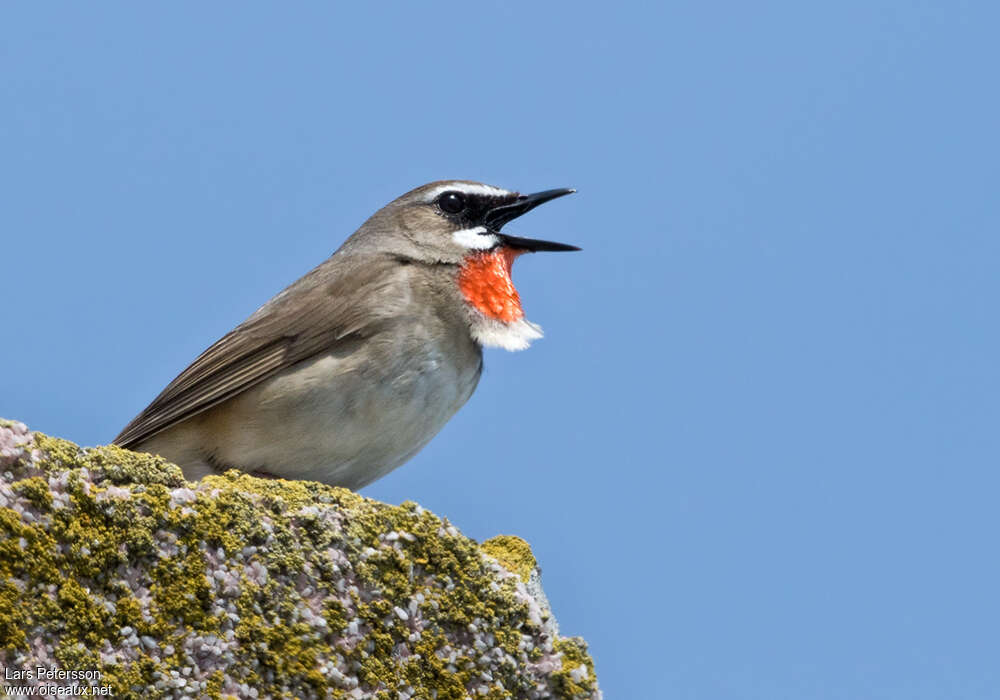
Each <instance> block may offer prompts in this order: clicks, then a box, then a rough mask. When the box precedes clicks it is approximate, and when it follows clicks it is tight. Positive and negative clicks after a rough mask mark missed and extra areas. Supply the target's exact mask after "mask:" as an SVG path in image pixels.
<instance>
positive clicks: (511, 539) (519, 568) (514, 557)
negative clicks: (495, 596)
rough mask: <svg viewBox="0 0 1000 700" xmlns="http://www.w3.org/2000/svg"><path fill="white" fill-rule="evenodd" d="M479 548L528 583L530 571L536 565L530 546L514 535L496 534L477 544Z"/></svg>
mask: <svg viewBox="0 0 1000 700" xmlns="http://www.w3.org/2000/svg"><path fill="white" fill-rule="evenodd" d="M479 548H480V549H482V550H483V551H484V552H486V553H487V554H489V555H490V556H491V557H493V558H494V559H496V560H497V561H498V562H500V564H501V566H503V568H505V569H507V571H510V572H511V573H514V574H517V575H518V576H519V577H520V578H521V580H522V581H523V582H524V583H528V580H529V579H530V578H531V572H532V571H534V570H535V569H536V568H537V567H538V562H537V561H536V560H535V555H534V554H532V553H531V546H530V545H529V544H528V543H527V542H525V541H524V540H522V539H521V538H520V537H518V536H516V535H497V536H496V537H493V538H490V539H488V540H486V541H485V542H483V543H482V544H481V545H479Z"/></svg>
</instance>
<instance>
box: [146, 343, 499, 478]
mask: <svg viewBox="0 0 1000 700" xmlns="http://www.w3.org/2000/svg"><path fill="white" fill-rule="evenodd" d="M479 372H480V363H479V361H478V358H476V362H464V363H460V365H459V366H455V365H454V364H453V363H449V362H447V361H445V359H444V357H443V356H442V354H441V353H440V352H427V351H424V352H421V353H420V357H408V358H405V359H404V360H403V361H402V363H401V364H399V365H398V366H397V367H395V368H394V369H392V370H391V371H390V372H388V373H384V376H383V377H379V376H377V375H376V374H375V373H374V372H373V370H372V368H370V367H364V366H358V363H357V362H356V361H355V360H354V359H353V358H352V356H350V355H349V356H347V357H344V356H335V355H321V356H319V357H316V358H314V359H312V360H308V361H305V362H303V363H300V364H298V365H295V366H294V367H292V368H290V369H288V370H285V371H284V372H282V373H281V374H278V375H276V376H275V377H273V378H271V379H269V380H267V381H265V382H262V383H261V384H259V385H257V386H256V387H253V388H252V389H249V390H247V391H246V392H244V393H242V394H239V395H238V396H236V397H234V398H233V399H230V400H229V401H227V402H226V403H224V404H221V405H219V406H218V407H216V408H214V409H211V410H210V411H207V412H206V413H204V414H202V415H201V416H199V417H197V418H195V419H194V420H193V421H190V422H191V423H192V425H190V426H186V428H187V429H188V430H191V431H197V433H198V438H199V439H198V440H196V441H195V443H196V444H200V445H202V446H205V447H209V448H210V449H211V450H212V451H213V454H212V455H211V460H210V461H211V462H212V464H214V465H217V466H218V467H220V468H228V467H231V466H234V467H238V468H240V469H242V470H244V471H254V470H260V471H264V472H268V473H270V474H273V475H275V476H280V477H283V478H289V479H310V480H315V481H321V482H324V483H328V484H335V485H338V486H346V487H348V488H352V489H357V488H360V487H362V486H364V485H365V484H368V483H370V482H372V481H374V480H375V479H377V478H379V477H380V476H382V475H384V474H386V473H387V472H389V471H391V470H393V469H395V468H396V467H398V466H399V465H401V464H403V463H404V462H405V461H407V460H408V459H409V458H410V457H412V456H413V455H414V454H416V453H417V452H418V451H419V450H420V449H421V448H422V447H423V446H424V445H426V444H427V442H428V441H429V440H430V439H431V438H432V437H434V435H436V434H437V433H438V431H440V430H441V428H442V427H444V424H445V423H447V422H448V420H449V419H450V418H451V417H452V416H453V415H454V414H455V412H456V411H457V410H458V409H459V408H460V407H461V406H462V405H463V404H464V403H465V402H466V401H467V400H468V399H469V396H471V395H472V392H473V390H474V389H475V387H476V383H477V382H478V380H479ZM179 427H180V426H179ZM154 441H155V438H154ZM165 456H167V457H168V458H169V455H165ZM182 466H184V465H183V464H182ZM199 469H201V471H202V473H201V474H199V473H197V471H198V470H199ZM189 471H190V472H194V473H189ZM204 471H205V467H204V465H202V466H201V467H197V466H195V467H194V468H193V469H192V470H189V469H187V468H186V469H185V473H186V474H188V478H197V477H200V476H202V475H203V474H204Z"/></svg>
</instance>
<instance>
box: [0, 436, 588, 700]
mask: <svg viewBox="0 0 1000 700" xmlns="http://www.w3.org/2000/svg"><path fill="white" fill-rule="evenodd" d="M0 666H2V667H3V668H4V669H5V673H6V674H7V676H8V678H10V676H11V673H12V671H15V672H17V671H25V670H31V671H32V674H30V675H27V676H26V677H25V676H24V675H22V677H21V678H19V679H18V680H14V681H11V680H7V681H6V682H7V683H8V684H21V685H25V686H45V687H48V688H49V689H50V690H51V689H52V688H54V687H55V686H62V687H63V688H65V687H68V686H72V685H74V684H75V685H77V686H79V687H81V688H83V687H87V688H89V687H102V686H107V687H108V688H109V690H110V692H113V693H114V695H115V696H116V697H126V698H127V697H134V698H140V697H142V698H149V697H192V698H194V697H216V698H219V697H227V696H234V697H288V698H291V697H296V698H299V697H303V698H305V697H321V698H322V697H329V698H366V697H379V698H392V699H393V700H396V699H405V698H430V697H436V698H438V700H445V699H460V698H467V697H471V698H478V697H485V698H509V697H512V698H600V697H601V694H600V691H599V690H598V687H597V679H596V677H595V675H594V667H593V663H592V661H591V659H590V657H589V655H588V654H587V648H586V645H585V644H584V643H583V641H582V640H580V639H578V638H564V637H560V636H559V634H558V628H557V627H556V623H555V620H554V618H553V616H552V614H551V612H550V610H549V608H548V603H547V602H546V601H545V598H544V594H543V593H542V592H541V587H540V584H539V582H538V568H537V565H536V563H535V560H534V557H533V556H532V555H531V550H530V548H529V547H528V545H527V544H526V543H525V542H524V541H523V540H520V539H519V538H516V537H510V536H502V537H498V538H494V539H493V540H489V541H487V542H485V543H483V545H482V546H480V545H477V544H476V543H475V542H474V541H472V540H470V539H469V538H467V537H465V536H463V535H462V534H461V533H459V532H458V530H456V529H455V528H454V527H453V526H452V525H450V524H449V523H448V521H447V520H446V519H442V518H438V517H437V516H435V515H433V514H431V513H430V512H428V511H426V510H424V509H423V508H421V507H420V506H419V505H417V504H415V503H409V502H408V503H404V504H402V505H400V506H390V505H386V504H383V503H378V502H377V501H373V500H371V499H367V498H363V497H361V496H359V495H357V494H356V493H353V492H351V491H348V490H346V489H340V488H334V487H329V486H324V485H321V484H316V483H312V482H305V481H283V480H264V479H257V478H254V477H251V476H248V475H246V474H242V473H239V472H236V471H230V472H227V473H226V474H225V475H222V476H213V477H206V478H205V479H203V480H202V481H200V482H197V483H191V482H185V481H184V478H183V475H182V474H181V471H180V469H179V468H178V467H176V466H175V465H173V464H170V463H168V462H166V461H164V460H163V459H162V458H159V457H153V456H150V455H145V454H138V453H134V452H129V451H127V450H123V449H120V448H117V447H114V446H108V447H98V448H92V449H81V448H79V447H77V446H76V445H74V444H73V443H70V442H67V441H65V440H59V439H56V438H51V437H47V436H44V435H42V434H40V433H31V432H29V431H28V429H27V428H26V427H25V426H24V424H22V423H16V422H10V421H0ZM36 669H37V670H36ZM45 673H50V674H57V673H62V676H61V677H59V676H58V675H57V676H50V677H49V678H39V677H38V676H44V675H45ZM105 692H107V691H105Z"/></svg>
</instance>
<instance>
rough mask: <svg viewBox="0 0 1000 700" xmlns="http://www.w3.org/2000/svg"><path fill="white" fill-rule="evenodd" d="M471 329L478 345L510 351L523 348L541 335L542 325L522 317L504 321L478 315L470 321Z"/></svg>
mask: <svg viewBox="0 0 1000 700" xmlns="http://www.w3.org/2000/svg"><path fill="white" fill-rule="evenodd" d="M471 331H472V339H473V340H475V341H476V342H478V343H479V344H480V345H482V346H484V347H491V348H503V349H504V350H510V351H511V352H514V351H515V350H524V349H525V348H527V347H528V346H529V345H531V342H532V341H533V340H538V339H539V338H541V337H542V327H541V326H539V325H537V324H535V323H532V322H531V321H528V320H527V319H524V318H522V319H518V320H517V321H514V322H513V323H504V322H503V321H497V320H496V319H492V318H485V317H483V316H480V317H479V318H477V319H475V320H474V321H473V322H472V326H471Z"/></svg>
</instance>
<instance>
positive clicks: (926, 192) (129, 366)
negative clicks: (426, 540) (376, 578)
mask: <svg viewBox="0 0 1000 700" xmlns="http://www.w3.org/2000/svg"><path fill="white" fill-rule="evenodd" d="M648 5H649V6H647V5H646V4H642V5H640V4H629V3H625V4H622V3H602V4H600V5H598V4H587V3H544V4H542V3H516V2H515V3H490V2H483V3H453V4H449V3H433V4H432V3H419V4H417V3H414V4H407V5H400V6H393V5H391V4H384V3H383V4H371V3H367V4H357V3H356V4H354V5H353V6H352V7H350V8H342V9H337V8H335V6H334V4H333V3H293V4H288V3H256V2H247V3H239V4H232V3H230V4H206V3H192V2H176V3H170V4H169V6H165V5H162V4H161V5H160V6H158V7H153V6H151V5H149V4H146V3H143V4H136V3H125V2H105V3H99V4H94V3H87V4H82V3H65V4H59V5H49V4H46V5H42V4H39V3H21V4H20V5H19V6H14V5H13V4H11V3H5V4H4V5H3V7H2V9H0V66H2V69H0V105H2V107H0V192H2V206H0V231H2V239H0V240H2V244H0V258H2V266H0V270H2V272H0V295H2V298H3V300H4V314H3V316H4V323H3V331H2V333H3V339H2V342H0V367H2V368H3V369H2V372H0V415H2V416H6V417H10V418H18V419H21V420H24V421H26V422H27V423H28V424H29V425H31V426H32V427H33V428H35V429H38V430H42V431H44V432H47V433H51V434H55V435H61V436H65V437H68V438H71V439H73V440H76V441H78V442H81V443H84V444H97V443H103V442H107V441H108V440H110V439H111V438H112V437H113V436H114V435H115V434H116V432H117V431H118V430H119V429H120V428H121V427H122V425H123V424H124V423H125V422H126V421H128V420H129V419H130V418H131V417H132V416H133V415H134V414H135V413H136V412H137V411H138V410H140V409H141V408H142V407H143V406H144V405H145V404H146V402H148V401H149V400H150V399H151V398H152V397H153V396H154V395H155V394H156V393H157V392H158V391H159V390H160V389H161V388H162V387H163V386H164V385H165V384H166V383H167V382H168V381H169V380H170V379H172V378H173V377H174V376H175V375H176V373H177V372H179V371H180V370H181V369H183V368H184V366H185V365H186V364H187V363H188V362H189V361H190V360H192V359H193V358H194V357H195V356H196V355H197V354H198V353H199V352H200V351H201V350H202V349H204V347H206V346H207V345H208V344H210V343H211V342H213V341H214V340H216V339H217V338H218V337H219V336H220V335H221V334H223V333H224V332H226V331H228V330H229V329H230V328H231V327H233V326H234V325H235V324H236V323H238V322H239V321H240V320H242V319H243V318H244V317H245V316H246V315H248V314H249V313H250V312H252V311H253V310H254V309H255V308H256V307H257V306H258V305H259V304H261V303H262V302H264V301H265V300H267V299H268V298H269V297H270V296H271V295H272V294H274V293H275V292H277V291H278V290H280V289H281V288H282V287H283V286H284V285H286V284H287V283H289V282H291V281H292V280H294V279H295V278H297V277H298V276H299V275H301V274H302V273H304V272H305V271H307V270H308V269H309V268H311V267H312V266H313V265H315V264H317V263H318V262H319V261H320V260H322V259H323V258H324V257H325V256H327V255H328V254H329V253H331V252H332V251H333V250H334V249H335V248H337V247H338V246H339V245H340V243H341V242H342V241H343V239H344V238H345V237H346V236H347V235H348V234H349V233H351V232H352V231H353V230H354V229H355V228H356V227H357V226H358V225H359V224H360V223H361V222H362V221H363V220H364V219H365V218H366V217H367V216H368V215H369V214H370V213H371V212H373V211H374V210H375V209H377V208H378V207H380V206H381V205H382V204H384V203H386V202H388V201H389V200H390V199H392V198H394V197H395V196H397V195H399V194H401V193H403V192H405V191H407V190H409V189H410V188H412V187H414V186H416V185H419V184H421V183H423V182H426V181H429V180H434V179H439V178H470V179H476V180H482V181H486V182H490V183H494V184H498V185H502V186H507V187H511V188H517V189H521V190H523V191H533V190H538V189H545V188H550V187H564V186H567V187H576V188H578V189H579V194H577V195H575V196H573V197H571V198H567V199H563V200H560V201H559V202H556V203H553V204H550V205H547V206H546V207H543V208H542V209H539V210H537V211H536V212H533V213H532V214H530V215H529V216H527V217H525V218H524V219H521V220H520V221H518V222H517V223H516V224H514V225H512V227H511V229H510V230H511V231H512V232H515V233H520V234H522V235H530V236H537V237H542V238H550V239H554V240H564V241H567V242H571V243H575V244H578V245H580V246H582V247H583V248H584V252H582V253H576V254H572V255H569V254H561V255H556V254H550V255H537V256H533V257H529V258H526V259H522V260H520V261H519V262H518V264H517V267H516V270H515V279H516V281H517V282H518V284H519V287H520V290H521V294H522V298H523V300H524V304H525V307H526V309H527V311H528V315H529V318H531V319H532V320H534V321H536V322H538V323H540V324H542V325H543V326H544V327H545V329H546V332H547V337H546V338H545V339H544V340H543V341H541V342H539V343H537V344H536V345H535V346H534V347H533V348H531V349H530V350H529V351H527V352H523V353H516V354H507V353H504V352H502V351H493V350H491V351H488V352H487V358H486V364H487V369H486V374H485V375H484V377H483V381H482V383H481V384H480V388H479V390H478V392H477V393H476V395H475V396H474V397H473V399H472V400H471V401H470V403H469V404H468V405H467V406H466V407H465V408H464V409H463V410H462V411H461V412H460V413H459V415H458V416H457V417H456V418H455V419H454V420H453V421H452V422H451V423H450V424H449V425H448V426H447V427H446V429H445V430H444V431H443V432H442V433H441V434H440V435H439V436H438V438H436V439H435V440H434V441H433V442H432V444H431V445H430V446H429V447H428V448H427V449H426V450H424V452H423V453H421V454H420V455H419V456H418V457H417V458H415V459H414V460H413V461H412V462H410V463H409V464H407V465H406V466H404V467H403V468H401V469H399V470H397V471H396V472H394V473H393V474H392V475H390V476H389V477H387V478H385V479H383V480H382V481H379V482H377V483H375V484H374V485H372V486H370V487H368V488H367V489H366V490H365V492H364V493H366V494H367V495H369V496H372V497H374V498H378V499H381V500H385V501H389V502H394V503H395V502H399V501H402V500H406V499H413V500H416V501H419V502H420V503H421V504H423V505H424V506H426V507H428V508H430V509H432V510H434V511H436V512H437V513H440V514H443V515H447V516H448V517H449V518H451V519H452V521H453V522H454V523H455V524H456V525H457V526H458V527H460V528H461V529H462V530H463V531H464V532H465V533H467V534H469V535H470V536H472V537H475V538H479V539H482V538H486V537H489V536H492V535H495V534H498V533H514V534H518V535H521V536H523V537H525V538H526V539H527V540H529V541H530V542H531V543H532V545H533V547H534V549H535V552H536V553H537V555H538V557H539V558H540V560H541V561H542V563H543V565H544V569H545V574H544V582H545V585H546V588H547V590H548V593H549V595H550V597H551V598H552V601H553V605H554V607H555V611H556V614H557V616H558V618H559V620H560V622H561V623H562V627H563V630H564V632H566V633H569V634H579V635H582V636H584V637H585V638H586V639H587V640H589V642H590V644H591V649H592V651H593V653H594V656H595V658H596V661H597V669H598V673H599V676H600V679H601V682H602V684H603V687H604V689H605V691H606V694H607V696H608V697H609V698H654V697H662V698H678V699H681V698H692V699H693V698H697V699H698V700H716V699H720V700H721V699H723V698H739V699H741V700H745V699H748V698H760V699H762V700H764V699H767V700H772V699H781V698H789V699H791V698H795V699H798V698H803V697H808V698H812V699H813V700H820V699H824V700H825V699H827V698H830V699H833V698H837V699H841V698H843V699H851V700H855V699H857V698H878V699H880V700H886V699H894V700H895V699H899V700H904V699H905V700H920V699H924V698H926V699H927V700H940V699H941V698H997V697H1000V664H998V661H997V659H998V657H1000V641H998V639H1000V638H998V636H997V634H998V633H997V630H998V629H1000V603H998V599H1000V561H998V555H997V536H998V531H1000V515H998V506H997V499H998V494H1000V476H998V448H1000V439H998V435H1000V433H998V420H1000V405H998V401H1000V398H998V397H1000V368H998V364H1000V331H998V324H997V310H996V307H997V301H998V295H1000V275H998V263H1000V204H998V196H997V186H998V183H1000V165H998V164H1000V146H998V140H1000V137H998V124H1000V97H998V90H997V67H998V65H1000V49H998V43H997V28H998V26H1000V11H998V10H997V9H995V8H996V4H995V3H987V2H978V3H977V2H948V3H943V2H904V1H900V2H877V1H876V2H871V1H866V2H836V3H801V2H767V1H764V2H755V3H744V2H715V3H698V2H683V3H658V4H654V3H650V4H648Z"/></svg>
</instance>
